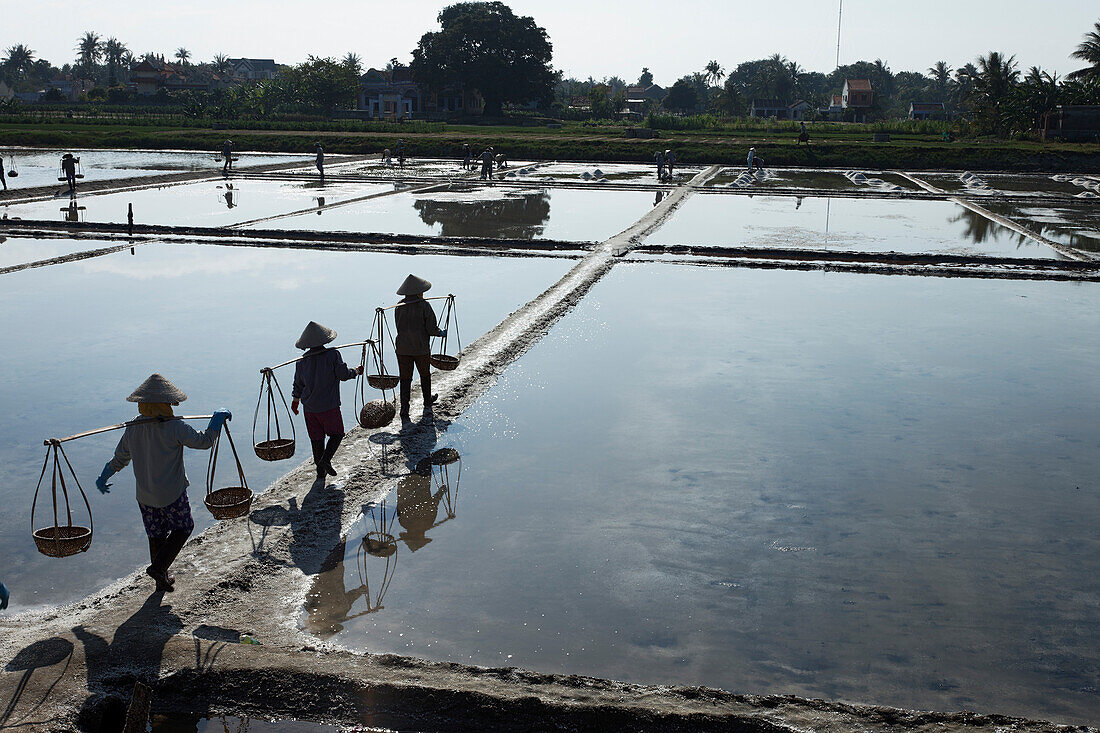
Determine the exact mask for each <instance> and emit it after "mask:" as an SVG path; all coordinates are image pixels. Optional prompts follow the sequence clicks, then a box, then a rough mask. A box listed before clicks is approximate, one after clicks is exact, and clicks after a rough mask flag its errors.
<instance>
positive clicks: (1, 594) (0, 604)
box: [0, 583, 11, 611]
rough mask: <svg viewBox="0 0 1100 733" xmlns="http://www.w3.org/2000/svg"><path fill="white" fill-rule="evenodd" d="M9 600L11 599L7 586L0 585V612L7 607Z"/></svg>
mask: <svg viewBox="0 0 1100 733" xmlns="http://www.w3.org/2000/svg"><path fill="white" fill-rule="evenodd" d="M9 598H11V591H9V590H8V586H6V585H4V584H3V583H0V611H3V610H4V609H5V608H7V607H8V599H9Z"/></svg>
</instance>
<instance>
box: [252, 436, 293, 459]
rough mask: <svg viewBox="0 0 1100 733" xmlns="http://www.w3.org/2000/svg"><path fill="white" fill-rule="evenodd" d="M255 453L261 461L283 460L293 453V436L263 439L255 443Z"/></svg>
mask: <svg viewBox="0 0 1100 733" xmlns="http://www.w3.org/2000/svg"><path fill="white" fill-rule="evenodd" d="M255 448H256V455H257V456H258V457H259V458H260V460H261V461H285V460H286V459H287V458H290V457H292V456H293V455H294V439H293V438H277V439H275V440H265V441H263V442H262V443H257V444H256V445H255Z"/></svg>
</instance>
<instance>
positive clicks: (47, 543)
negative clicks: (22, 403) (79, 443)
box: [31, 440, 93, 557]
mask: <svg viewBox="0 0 1100 733" xmlns="http://www.w3.org/2000/svg"><path fill="white" fill-rule="evenodd" d="M46 444H47V448H46V460H45V461H43V462H42V473H41V474H40V475H39V477H38V486H36V487H35V489H34V499H33V500H32V501H31V536H32V537H33V538H34V545H35V547H37V548H38V551H39V552H41V553H42V554H43V555H45V556H47V557H71V556H73V555H76V554H79V553H81V552H85V551H87V549H88V548H89V547H90V546H91V544H92V530H93V522H92V507H91V505H90V504H89V503H88V496H87V494H85V493H84V488H83V487H82V486H81V485H80V479H78V478H77V476H76V471H74V470H73V466H72V464H71V463H69V457H68V456H67V455H65V449H64V448H62V447H61V443H60V442H59V441H55V440H50V441H47V443H46ZM62 459H64V461H65V463H64V465H62V463H61V460H62ZM51 464H52V466H51ZM47 468H50V470H51V478H50V484H51V486H50V494H51V499H52V504H53V524H52V525H51V526H49V527H39V528H37V529H35V526H34V513H35V509H36V508H37V506H38V492H39V491H40V490H41V489H42V480H43V479H44V478H45V477H46V469H47ZM66 469H68V473H69V475H70V476H71V477H72V480H73V483H75V484H76V488H77V489H78V490H79V491H80V498H82V499H83V500H84V507H85V509H87V510H88V526H87V527H84V526H81V525H78V524H73V515H72V507H71V505H70V503H69V489H68V486H67V484H66V481H65V471H66ZM59 487H60V489H61V496H62V500H63V509H64V514H65V524H61V522H60V520H59V517H58V511H57V509H58V501H57V489H58V488H59Z"/></svg>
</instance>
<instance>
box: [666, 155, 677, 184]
mask: <svg viewBox="0 0 1100 733" xmlns="http://www.w3.org/2000/svg"><path fill="white" fill-rule="evenodd" d="M675 165H676V153H674V152H672V151H671V150H666V151H665V167H666V168H668V180H670V181H671V180H672V176H673V166H675Z"/></svg>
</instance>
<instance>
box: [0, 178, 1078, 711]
mask: <svg viewBox="0 0 1100 733" xmlns="http://www.w3.org/2000/svg"><path fill="white" fill-rule="evenodd" d="M713 170H714V169H711V171H708V172H707V173H704V174H701V176H700V178H703V177H705V176H707V175H709V174H711V173H713ZM690 194H691V189H690V187H682V188H680V189H679V190H677V191H675V192H674V193H672V194H671V195H670V196H669V197H667V198H666V199H665V200H664V201H662V202H661V203H660V204H658V205H657V206H656V207H654V209H653V210H652V211H650V212H648V213H647V214H646V216H644V217H643V218H642V219H641V220H640V221H638V222H637V223H636V224H635V225H633V226H632V227H630V228H629V229H628V230H626V231H624V232H622V233H621V234H619V235H617V236H615V237H612V238H611V239H610V240H607V241H606V242H603V243H601V244H600V245H599V246H598V247H596V249H595V250H594V251H592V252H591V253H590V254H588V255H587V256H586V257H585V258H584V259H582V260H581V261H579V262H578V263H577V264H576V265H575V266H574V267H573V268H572V269H571V270H570V271H569V272H568V273H566V274H565V275H564V276H563V277H562V278H561V279H560V280H559V281H558V282H557V283H555V284H554V285H553V286H551V288H550V289H548V290H547V291H546V292H544V293H542V294H541V295H539V296H538V297H536V298H535V299H534V300H532V301H530V302H529V303H527V304H526V305H525V306H523V307H522V308H521V309H519V310H518V311H516V312H515V313H513V314H512V315H511V316H509V317H508V318H507V319H505V320H504V321H503V322H501V323H500V324H498V325H497V326H496V327H495V328H494V329H493V330H491V331H490V332H489V333H487V334H485V335H484V336H482V337H481V338H479V339H478V340H477V341H476V342H475V343H474V344H472V345H471V346H470V347H469V348H468V349H467V350H466V351H464V352H463V355H462V362H461V364H460V366H459V368H458V369H457V370H455V371H453V372H451V373H448V374H445V375H442V376H441V377H440V378H439V379H438V381H437V382H436V384H437V386H438V388H439V393H440V396H441V407H439V408H438V409H437V410H436V411H435V414H434V416H433V415H432V414H430V413H428V414H425V415H424V416H423V417H422V418H421V419H419V420H417V421H415V422H408V423H405V424H402V425H400V427H398V426H397V425H396V424H395V425H393V426H390V427H387V428H383V429H381V430H377V431H366V430H362V429H358V428H357V429H354V430H352V431H351V432H350V433H349V434H348V437H347V439H346V440H345V445H344V447H343V448H342V449H341V451H340V453H339V455H338V456H337V459H336V470H337V471H338V474H339V476H338V479H337V480H335V481H332V482H329V483H328V484H327V485H322V484H321V483H318V482H315V481H314V477H315V474H314V470H313V466H312V463H311V462H310V463H306V464H302V465H300V466H298V467H296V468H294V469H293V470H291V471H290V472H289V473H288V474H287V475H286V476H284V477H283V478H281V479H280V480H278V481H277V482H275V483H274V484H273V485H272V486H271V487H270V488H268V489H267V491H265V492H264V493H262V494H260V495H259V496H258V497H257V499H256V501H255V502H254V505H253V512H252V514H251V516H250V517H249V519H248V520H245V519H239V520H234V521H230V522H223V523H221V524H219V525H217V526H215V527H212V528H211V529H209V530H207V531H206V532H203V533H202V534H201V535H199V536H197V537H195V538H194V539H193V540H192V541H191V542H190V543H189V544H188V545H187V547H186V548H185V549H184V552H183V554H182V555H181V557H180V560H179V562H178V565H177V566H176V567H175V568H174V570H175V573H176V576H177V590H176V592H175V593H173V594H170V595H167V596H164V595H161V594H156V593H151V590H152V582H151V581H150V580H149V579H148V578H147V577H146V576H145V575H144V574H142V573H134V574H132V575H130V576H128V577H125V578H122V579H120V580H118V581H116V582H115V583H113V584H111V585H110V586H109V587H107V588H105V589H103V590H102V591H100V592H98V593H96V594H94V595H92V596H90V597H88V598H86V599H84V600H82V601H80V602H77V603H73V604H70V605H68V606H65V607H61V608H53V609H48V610H44V611H39V612H33V613H24V614H21V615H18V616H14V617H10V618H4V619H2V620H0V664H2V665H3V667H2V669H3V671H2V672H0V697H2V698H3V699H4V700H5V701H6V706H5V708H4V710H3V712H2V713H0V730H3V729H13V730H52V731H73V730H118V729H120V722H121V720H122V717H123V715H124V713H125V708H126V705H127V701H128V700H129V696H130V692H131V690H132V689H133V685H134V681H135V680H143V681H145V682H147V683H148V684H150V685H151V686H152V687H153V688H154V691H155V698H154V704H153V709H154V710H155V711H158V712H168V713H171V712H173V711H174V712H183V711H187V712H195V713H204V714H209V713H219V712H224V713H229V712H238V713H242V714H248V715H257V716H262V717H298V718H309V719H313V720H318V721H323V722H333V723H340V724H344V725H350V724H353V723H367V724H369V725H375V726H386V727H390V728H394V729H398V730H419V731H465V730H470V731H473V730H513V731H533V730H573V731H587V730H592V731H597V730H599V731H605V730H609V729H622V730H653V731H719V730H721V731H730V730H734V731H760V732H771V731H805V730H817V731H851V730H867V731H921V732H923V731H929V732H931V731H937V732H938V731H945V730H966V731H982V732H983V733H984V732H988V733H994V732H995V731H1003V730H1007V729H1011V730H1014V731H1036V732H1038V731H1044V732H1045V731H1051V732H1053V731H1062V730H1071V729H1069V728H1062V727H1059V726H1054V725H1050V724H1046V723H1038V722H1030V721H1022V720H1015V719H1010V718H1005V717H1000V716H979V715H973V714H965V713H963V714H937V713H916V712H909V711H902V710H895V709H888V708H878V707H871V706H850V705H844V704H837V703H826V702H822V701H814V700H804V699H799V698H793V697H782V696H771V697H763V696H748V695H734V694H730V693H725V692H721V691H718V690H710V689H704V688H672V687H658V686H638V685H627V684H621V683H617V682H613V681H608V680H600V679H593V678H586V677H578V676H565V675H542V674H536V673H532V672H524V671H520V670H515V669H485V668H477V667H469V666H463V665H458V664H447V663H433V662H426V661H422V660H417V659H411V658H406V657H397V656H389V655H385V656H375V655H364V654H357V653H352V652H349V651H347V650H343V649H340V648H338V647H334V646H331V645H329V644H326V643H324V642H321V641H319V640H318V639H317V638H316V637H313V636H310V635H308V634H307V633H305V632H303V631H302V630H301V629H299V627H298V616H299V613H300V609H301V608H302V607H303V605H304V603H305V602H306V597H307V594H308V593H309V591H310V588H311V586H312V583H313V579H314V577H315V576H316V575H317V574H318V573H319V572H321V571H322V570H324V569H325V568H326V567H329V566H331V563H332V562H333V560H334V559H336V558H342V557H343V551H344V544H343V542H344V540H345V538H346V535H347V533H348V531H349V530H350V528H351V526H352V525H353V524H354V523H355V521H356V519H357V518H358V517H359V515H360V514H361V507H362V506H364V505H367V504H370V503H372V502H375V501H377V500H379V499H380V498H381V497H383V496H384V495H386V494H387V493H388V492H389V491H390V490H391V489H392V487H393V486H394V484H395V482H396V480H397V479H398V478H399V477H400V476H402V475H404V474H406V473H407V472H408V471H409V469H410V467H412V466H415V465H416V463H417V462H419V461H420V460H421V459H422V458H424V457H425V456H427V455H429V454H430V453H431V452H432V451H433V450H434V449H436V448H437V447H438V446H439V445H440V442H441V441H442V440H445V435H446V428H447V426H448V425H449V424H450V422H451V421H453V420H454V419H456V418H457V417H458V416H459V415H460V414H461V413H462V412H463V411H464V410H465V409H466V408H467V407H468V406H470V405H471V404H473V402H474V401H475V400H476V399H477V398H478V397H479V396H480V395H481V394H483V393H484V392H485V391H486V390H487V389H489V388H490V387H491V386H492V384H493V383H494V382H495V380H496V379H497V377H498V376H499V375H500V374H501V373H502V371H503V370H504V369H505V368H506V367H507V366H508V365H509V364H510V363H512V362H513V361H514V360H515V359H517V358H519V356H521V355H522V354H523V353H525V352H526V351H527V350H528V349H529V348H531V347H532V346H533V345H534V344H535V343H537V342H538V341H539V339H540V338H541V337H542V336H543V335H544V334H545V333H546V332H547V331H548V330H549V329H550V328H551V327H552V326H553V324H554V323H556V322H557V321H558V320H559V319H560V318H562V317H563V316H564V315H565V314H566V313H567V312H568V311H569V310H570V309H571V308H572V307H573V306H574V305H575V304H576V303H577V302H578V301H579V300H580V299H581V298H582V297H583V296H584V295H585V294H586V293H588V292H589V290H590V289H591V288H592V287H593V286H594V285H595V284H596V283H597V282H599V280H600V279H601V278H602V277H603V276H604V275H605V274H606V273H607V272H609V271H610V269H611V268H612V267H613V263H614V262H615V261H616V255H619V254H623V253H625V252H628V251H629V250H630V249H631V247H633V246H634V245H636V244H637V243H638V242H640V241H641V240H642V238H644V236H645V235H646V234H648V233H649V232H651V231H653V230H654V229H656V228H657V227H659V226H660V225H661V224H662V223H663V222H664V221H665V220H666V219H667V217H668V216H669V215H671V213H672V212H673V211H674V210H675V209H676V207H678V206H679V205H680V204H681V203H682V202H683V201H684V200H685V199H686V197H688V196H689V195H690ZM413 407H414V410H415V409H416V408H417V405H414V406H413ZM414 414H415V413H414ZM196 503H197V502H196ZM92 552H95V549H94V547H93V549H92ZM245 632H247V633H251V634H253V635H255V636H256V637H257V638H259V639H260V640H261V641H262V643H263V646H258V647H257V646H243V645H240V644H238V643H237V641H238V640H239V637H240V634H241V633H245ZM1077 730H1084V729H1082V728H1079V729H1077Z"/></svg>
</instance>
